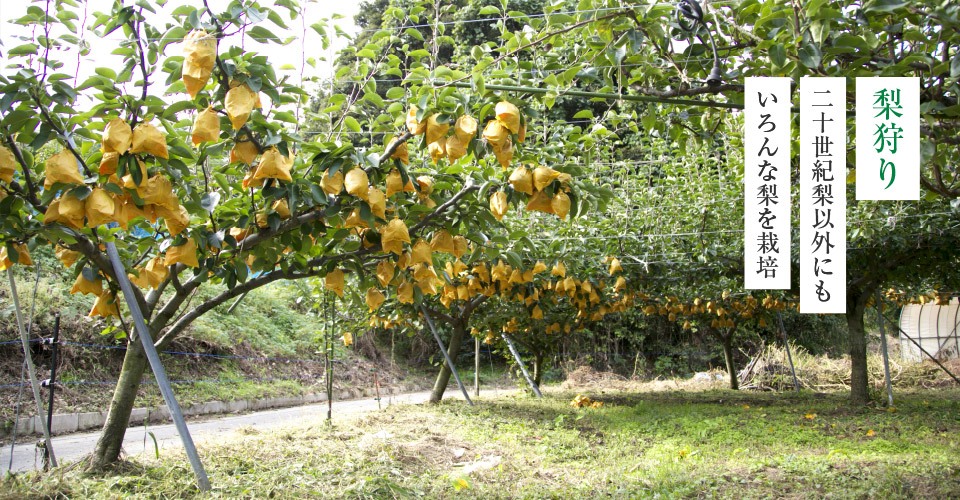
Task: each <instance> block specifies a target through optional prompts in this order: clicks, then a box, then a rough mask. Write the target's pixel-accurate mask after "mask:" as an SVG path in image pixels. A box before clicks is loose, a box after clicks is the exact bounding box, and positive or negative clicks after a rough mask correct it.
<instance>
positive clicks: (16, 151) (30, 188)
mask: <svg viewBox="0 0 960 500" xmlns="http://www.w3.org/2000/svg"><path fill="white" fill-rule="evenodd" d="M3 139H4V141H6V143H7V147H9V148H10V151H12V152H13V157H14V158H16V159H17V163H19V164H20V168H21V169H23V180H24V183H25V184H26V185H27V193H28V197H27V201H29V202H30V204H31V205H33V208H36V209H37V210H40V211H41V212H44V211H46V207H44V206H43V204H42V203H40V199H39V198H37V186H36V185H35V184H34V183H33V178H32V177H31V171H30V165H27V160H26V159H25V158H24V157H23V152H22V151H20V148H19V147H18V146H17V141H15V140H13V137H11V136H10V134H3ZM10 185H11V187H13V183H11V184H10Z"/></svg>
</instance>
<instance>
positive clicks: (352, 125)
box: [343, 116, 360, 132]
mask: <svg viewBox="0 0 960 500" xmlns="http://www.w3.org/2000/svg"><path fill="white" fill-rule="evenodd" d="M343 124H344V125H346V126H347V128H348V129H350V130H352V131H354V132H360V122H358V121H357V119H356V118H354V117H352V116H348V117H346V118H344V119H343Z"/></svg>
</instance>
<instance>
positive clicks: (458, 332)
mask: <svg viewBox="0 0 960 500" xmlns="http://www.w3.org/2000/svg"><path fill="white" fill-rule="evenodd" d="M465 324H466V323H465V322H463V321H454V322H453V324H452V326H453V334H452V335H450V343H448V344H447V355H448V356H450V359H451V360H456V359H457V355H458V354H460V345H461V344H463V339H464V338H465V337H466V333H467V329H466V326H465ZM452 373H453V372H452V371H450V367H449V366H447V363H446V361H444V362H443V363H442V366H441V367H440V374H439V375H437V381H436V382H435V383H434V384H433V391H431V392H430V402H431V403H439V402H440V400H441V399H443V393H444V392H445V391H446V390H447V384H449V383H450V375H451V374H452Z"/></svg>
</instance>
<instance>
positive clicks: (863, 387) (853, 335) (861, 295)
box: [846, 289, 870, 406]
mask: <svg viewBox="0 0 960 500" xmlns="http://www.w3.org/2000/svg"><path fill="white" fill-rule="evenodd" d="M869 296H870V294H869V292H862V291H860V290H856V289H851V290H848V291H847V314H846V316H847V334H848V339H849V341H850V404H852V405H856V406H863V405H866V404H867V403H868V402H869V400H870V394H869V390H868V380H867V334H866V330H865V329H864V327H863V313H864V310H865V309H866V307H867V297H869Z"/></svg>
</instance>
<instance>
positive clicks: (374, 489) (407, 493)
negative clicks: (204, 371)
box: [0, 389, 960, 498]
mask: <svg viewBox="0 0 960 500" xmlns="http://www.w3.org/2000/svg"><path fill="white" fill-rule="evenodd" d="M578 394H579V393H578V392H570V391H561V390H552V391H548V393H547V394H546V397H545V399H543V400H537V399H533V398H531V397H529V396H526V395H510V396H501V397H498V398H494V399H490V398H488V399H485V400H482V401H478V404H477V405H476V406H474V407H470V406H467V405H466V404H465V403H464V402H462V401H451V402H445V403H442V404H440V405H436V406H395V407H391V408H388V409H386V410H384V411H382V412H379V413H373V414H366V415H361V416H357V417H356V418H355V419H353V420H351V421H349V422H341V423H338V424H336V425H334V426H332V427H330V426H327V425H326V424H323V423H322V420H321V419H320V416H318V418H317V421H316V422H313V423H301V424H300V426H299V427H293V428H290V429H286V430H283V431H276V432H270V433H258V432H256V431H255V430H252V429H246V430H243V429H242V430H241V431H240V432H236V433H233V434H230V435H227V436H224V438H223V439H221V440H218V444H215V445H206V446H203V447H201V454H202V457H203V460H204V463H205V465H206V467H207V470H208V472H209V473H210V478H211V481H212V483H213V485H214V490H213V492H212V493H209V494H200V493H199V492H198V491H197V489H196V487H195V486H194V483H193V477H192V473H191V471H190V468H189V465H188V464H187V462H186V459H185V457H184V456H183V455H182V453H180V454H177V453H172V454H169V455H163V456H161V458H160V459H159V460H158V459H154V458H152V457H137V458H134V459H133V460H132V461H131V462H128V463H126V464H124V465H123V466H122V467H119V468H118V469H117V470H114V471H111V472H108V473H100V474H96V475H91V474H87V473H83V472H80V471H79V468H77V469H74V470H71V471H67V472H53V473H49V474H47V475H39V476H38V475H28V476H18V477H15V478H7V479H5V480H4V481H3V482H2V483H0V485H2V489H3V491H5V492H6V494H7V495H8V496H11V497H17V498H23V497H56V496H59V497H67V498H117V497H127V496H129V497H137V498H143V497H147V498H151V497H152V498H184V497H193V496H198V497H202V498H203V497H214V498H267V497H275V498H309V497H353V498H356V497H367V498H394V497H399V498H408V497H431V498H473V497H477V498H523V497H529V498H587V497H615V498H624V497H629V498H636V497H640V498H648V497H666V498H688V497H720V498H770V497H776V498H784V497H786V498H824V497H833V498H911V497H912V498H958V497H960V391H958V390H955V389H949V390H938V391H920V392H912V393H900V394H897V406H896V409H895V410H888V409H885V408H881V407H868V408H859V409H852V408H851V407H850V406H849V405H848V404H847V402H846V396H845V395H844V394H812V393H802V394H793V393H755V392H733V391H726V390H711V391H702V392H680V391H673V392H640V393H636V392H626V391H623V392H621V391H606V392H597V391H594V392H584V393H583V394H585V395H587V396H589V397H591V398H593V399H596V400H599V401H602V402H603V403H604V404H603V406H602V407H601V408H581V409H578V408H573V407H572V406H571V405H570V400H571V399H572V398H573V397H574V396H576V395H578ZM0 496H2V495H0Z"/></svg>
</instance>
